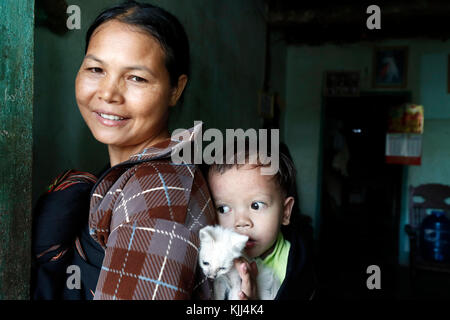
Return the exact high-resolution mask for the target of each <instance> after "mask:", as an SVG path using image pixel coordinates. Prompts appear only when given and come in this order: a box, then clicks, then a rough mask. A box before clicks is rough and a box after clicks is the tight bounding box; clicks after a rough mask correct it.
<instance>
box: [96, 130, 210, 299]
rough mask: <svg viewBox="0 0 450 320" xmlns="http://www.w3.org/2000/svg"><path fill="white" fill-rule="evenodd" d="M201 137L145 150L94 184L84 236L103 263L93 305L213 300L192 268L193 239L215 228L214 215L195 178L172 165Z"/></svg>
mask: <svg viewBox="0 0 450 320" xmlns="http://www.w3.org/2000/svg"><path fill="white" fill-rule="evenodd" d="M199 130H201V124H200V125H197V126H196V127H194V128H192V129H190V130H189V133H190V137H191V139H189V141H182V142H180V141H174V140H171V139H167V140H165V141H163V142H161V143H159V144H157V145H155V146H153V147H150V148H147V149H144V150H143V151H142V152H141V153H139V154H136V155H133V156H131V157H130V159H129V160H128V161H126V162H123V163H121V164H119V165H116V166H114V167H113V168H111V169H109V170H108V171H107V172H106V173H105V174H104V175H103V177H101V178H100V179H99V181H97V183H96V185H95V186H94V188H93V191H92V194H91V204H90V217H89V228H90V234H91V236H92V237H93V238H94V239H95V240H96V241H97V242H98V243H99V244H100V245H101V246H102V247H103V248H104V249H105V258H104V260H103V265H102V269H101V272H100V276H99V279H98V283H97V288H96V291H95V297H94V299H114V300H115V299H127V300H128V299H138V300H143V299H149V300H150V299H152V300H153V299H155V300H162V299H169V300H171V299H191V298H195V297H198V298H202V299H210V298H211V289H210V283H209V281H207V280H206V278H205V277H204V276H203V275H201V270H200V268H197V259H198V249H199V244H200V241H199V238H198V231H199V229H201V228H202V227H203V226H205V225H209V224H214V223H215V210H214V207H213V204H212V201H211V197H210V194H209V190H208V187H207V184H206V181H205V179H204V178H203V176H202V174H201V172H200V170H199V169H198V168H197V167H196V166H195V165H189V164H184V163H183V164H175V163H172V162H171V159H170V154H171V152H172V150H173V149H174V148H179V147H182V146H183V145H184V144H185V143H191V141H192V136H193V135H195V134H197V133H198V132H199Z"/></svg>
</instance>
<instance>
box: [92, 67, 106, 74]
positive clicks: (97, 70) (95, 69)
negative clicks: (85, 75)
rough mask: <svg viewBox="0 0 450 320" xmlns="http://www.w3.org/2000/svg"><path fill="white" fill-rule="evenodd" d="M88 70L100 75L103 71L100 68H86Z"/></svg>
mask: <svg viewBox="0 0 450 320" xmlns="http://www.w3.org/2000/svg"><path fill="white" fill-rule="evenodd" d="M88 70H89V71H91V72H92V73H102V72H103V70H102V69H101V68H97V67H94V68H88Z"/></svg>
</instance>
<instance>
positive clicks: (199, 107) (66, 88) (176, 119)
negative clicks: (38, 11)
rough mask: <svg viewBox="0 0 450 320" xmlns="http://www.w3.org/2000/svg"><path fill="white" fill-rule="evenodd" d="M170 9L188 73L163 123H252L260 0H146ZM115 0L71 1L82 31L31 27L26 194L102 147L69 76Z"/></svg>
mask: <svg viewBox="0 0 450 320" xmlns="http://www.w3.org/2000/svg"><path fill="white" fill-rule="evenodd" d="M147 2H150V3H154V4H157V5H160V6H161V7H163V8H165V9H167V10H168V11H170V12H172V13H173V14H174V15H176V16H177V17H178V18H179V19H180V21H181V23H182V24H183V25H184V26H185V29H186V32H187V34H188V37H189V39H190V45H191V59H192V65H191V67H192V75H191V79H190V81H189V84H188V89H187V92H186V97H185V104H184V105H183V106H182V107H181V108H179V109H178V110H175V111H174V113H173V115H172V116H171V122H170V128H171V129H174V128H180V127H182V128H188V127H191V126H192V125H193V122H194V120H203V121H204V122H205V126H207V127H215V128H219V129H224V128H250V127H255V128H257V127H259V126H260V124H261V123H260V122H261V121H260V119H259V118H258V117H257V114H256V112H257V101H258V100H257V98H258V91H259V90H260V89H261V87H262V82H263V71H264V48H265V26H264V21H263V18H262V11H263V1H262V0H252V1H239V2H238V1H209V0H194V1H176V0H164V1H147ZM114 3H117V1H107V0H99V1H88V0H78V1H75V0H74V1H71V2H70V4H77V5H78V6H79V7H80V9H81V30H73V31H69V32H68V33H67V34H66V35H64V36H62V37H61V36H57V35H55V34H53V33H51V32H50V31H49V30H48V29H44V28H40V27H39V28H37V29H36V36H35V51H36V60H35V61H36V63H35V74H36V78H35V86H36V93H35V116H34V131H33V135H34V138H35V143H34V153H33V160H34V164H33V189H34V191H33V200H34V202H35V201H36V199H37V197H38V196H39V195H40V194H41V193H42V192H43V191H44V190H45V188H46V186H47V185H48V184H49V183H50V182H51V180H52V179H53V178H54V177H56V175H58V174H59V173H61V172H62V171H63V170H65V169H69V168H77V169H80V170H86V171H90V172H93V173H95V172H97V171H98V170H100V169H101V168H103V167H104V165H105V164H106V163H107V162H108V161H109V159H108V154H107V149H106V147H105V146H103V145H102V144H100V143H98V142H97V141H96V140H94V139H93V137H92V136H91V134H90V132H89V130H88V128H87V126H86V125H85V124H84V122H83V119H82V118H81V115H80V114H79V111H78V107H77V105H76V101H75V93H74V81H75V76H76V73H77V71H78V68H79V66H80V64H81V61H82V59H83V56H84V36H85V32H86V30H87V28H88V27H89V25H90V23H91V22H92V21H93V20H94V18H95V17H96V15H97V14H98V13H100V11H101V9H103V8H105V7H108V6H110V5H111V4H114Z"/></svg>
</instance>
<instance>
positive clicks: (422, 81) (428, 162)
mask: <svg viewBox="0 0 450 320" xmlns="http://www.w3.org/2000/svg"><path fill="white" fill-rule="evenodd" d="M375 45H378V46H383V45H386V46H388V45H394V46H400V45H408V46H409V64H408V65H409V68H408V80H407V88H406V90H408V91H410V92H411V95H412V101H413V102H415V103H419V104H423V105H424V107H425V132H424V142H423V144H424V147H423V148H424V149H423V152H424V154H423V164H422V166H417V167H416V166H411V167H409V168H408V170H407V171H406V172H407V176H406V178H405V179H406V181H404V183H405V184H406V185H418V184H421V183H433V182H440V183H446V184H450V171H449V169H448V163H449V162H450V157H449V151H448V150H449V147H450V139H448V136H449V129H448V128H449V126H450V120H449V118H450V107H449V106H450V95H449V94H448V93H447V58H446V57H447V55H448V54H449V53H450V42H449V41H447V42H442V41H432V40H407V39H404V40H390V41H383V42H380V43H376V44H374V43H359V44H352V45H343V46H336V45H324V46H320V47H310V46H289V47H288V49H287V59H286V70H287V74H286V79H287V80H286V100H287V108H286V111H285V116H284V119H285V120H284V121H285V122H284V125H285V133H284V139H285V141H286V142H287V143H288V145H289V146H290V148H291V151H292V153H293V156H294V158H295V162H296V165H297V167H298V171H299V177H298V181H297V182H298V185H299V189H300V190H299V197H300V205H301V210H302V211H303V213H304V214H308V215H310V216H311V217H312V218H313V223H314V225H315V231H316V235H317V232H318V220H319V210H320V208H319V199H318V196H319V189H318V186H319V183H320V178H321V177H320V131H321V127H320V126H321V121H320V120H321V104H322V100H321V92H322V91H321V90H322V83H323V82H322V80H323V74H324V72H325V71H326V70H359V71H361V76H362V79H361V80H362V81H361V82H362V83H361V89H362V90H364V91H377V90H374V89H372V88H371V75H372V62H373V60H372V58H373V56H372V54H373V48H374V46H375ZM391 90H395V89H391ZM381 91H386V89H381ZM406 203H407V202H406V195H404V197H403V206H402V214H401V221H400V241H399V249H400V257H399V261H400V263H402V264H406V263H407V257H408V251H409V248H408V243H407V237H406V234H405V232H404V224H405V223H407V207H406Z"/></svg>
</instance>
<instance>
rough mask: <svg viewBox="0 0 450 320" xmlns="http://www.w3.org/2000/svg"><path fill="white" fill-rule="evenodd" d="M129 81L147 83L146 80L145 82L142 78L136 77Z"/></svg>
mask: <svg viewBox="0 0 450 320" xmlns="http://www.w3.org/2000/svg"><path fill="white" fill-rule="evenodd" d="M130 79H131V80H133V81H135V82H147V80H145V79H144V78H141V77H138V76H131V77H130Z"/></svg>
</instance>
